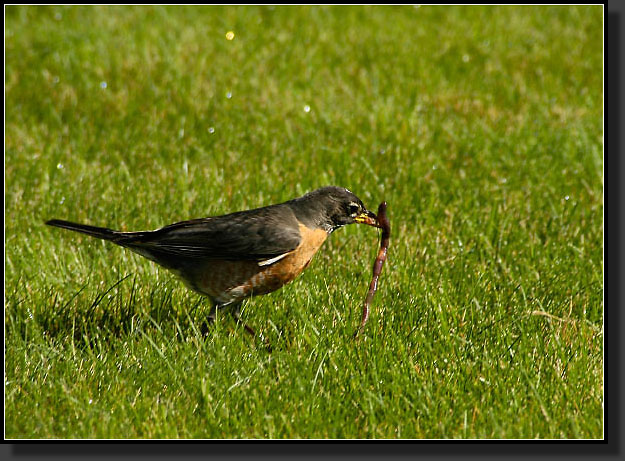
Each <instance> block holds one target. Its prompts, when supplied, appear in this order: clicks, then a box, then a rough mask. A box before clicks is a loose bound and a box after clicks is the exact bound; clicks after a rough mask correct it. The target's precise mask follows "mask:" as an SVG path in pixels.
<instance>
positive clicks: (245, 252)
mask: <svg viewBox="0 0 625 461" xmlns="http://www.w3.org/2000/svg"><path fill="white" fill-rule="evenodd" d="M353 223H359V224H366V225H369V226H374V227H379V223H378V220H377V217H376V215H375V214H374V213H372V212H371V211H368V210H367V209H366V208H365V206H364V205H363V203H362V201H361V200H360V199H359V198H358V197H356V195H354V194H353V193H352V192H350V191H349V190H347V189H345V188H343V187H336V186H328V187H322V188H321V189H317V190H315V191H313V192H309V193H308V194H306V195H304V196H302V197H298V198H295V199H293V200H289V201H288V202H284V203H280V204H276V205H270V206H266V207H262V208H256V209H253V210H247V211H239V212H236V213H230V214H226V215H223V216H214V217H208V218H200V219H192V220H190V221H182V222H178V223H175V224H170V225H169V226H165V227H163V228H161V229H157V230H154V231H142V232H120V231H115V230H112V229H107V228H104V227H95V226H89V225H85V224H76V223H72V222H68V221H62V220H58V219H53V220H50V221H47V222H46V224H48V225H50V226H56V227H61V228H64V229H69V230H73V231H76V232H82V233H83V234H87V235H90V236H92V237H97V238H101V239H104V240H109V241H111V242H113V243H115V244H117V245H120V246H122V247H126V248H128V249H130V250H132V251H134V252H135V253H138V254H140V255H141V256H144V257H146V258H148V259H150V260H152V261H154V262H155V263H157V264H159V265H161V266H163V267H164V268H166V269H168V270H170V271H171V272H173V273H174V274H176V275H177V276H178V277H180V278H181V279H182V280H183V282H184V283H185V284H186V285H187V286H188V287H190V288H191V289H192V290H194V291H196V292H197V293H199V294H201V295H204V296H208V297H209V298H210V299H211V300H212V302H213V308H212V309H211V311H210V313H209V316H208V318H209V320H210V321H213V320H214V319H215V314H216V312H217V311H218V310H221V309H224V308H227V309H228V310H229V311H230V313H231V314H232V315H233V317H234V318H235V320H237V322H241V319H240V316H239V314H240V311H239V307H240V304H241V302H242V301H243V300H244V299H245V298H248V297H251V296H256V295H264V294H267V293H271V292H272V291H275V290H277V289H279V288H281V287H282V286H284V285H285V284H287V283H289V282H291V281H292V280H293V279H295V278H296V277H297V276H298V275H299V274H300V273H301V272H302V271H303V270H304V269H306V267H307V266H308V264H309V263H310V261H311V259H312V257H313V256H314V255H315V253H316V252H317V251H318V250H319V248H321V245H322V244H323V242H324V241H325V240H326V238H327V237H328V235H330V234H331V233H332V232H333V231H335V230H336V229H338V228H340V227H343V226H345V225H347V224H353ZM244 326H245V329H246V330H247V331H248V332H250V333H252V334H254V332H253V330H252V329H251V328H250V327H248V326H247V325H244Z"/></svg>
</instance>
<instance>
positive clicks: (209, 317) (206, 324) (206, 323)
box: [200, 303, 223, 336]
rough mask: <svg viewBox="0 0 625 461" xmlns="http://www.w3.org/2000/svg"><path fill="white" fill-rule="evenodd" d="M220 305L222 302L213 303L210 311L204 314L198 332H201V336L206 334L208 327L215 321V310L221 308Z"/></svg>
mask: <svg viewBox="0 0 625 461" xmlns="http://www.w3.org/2000/svg"><path fill="white" fill-rule="evenodd" d="M222 307H223V305H222V304H217V303H215V304H213V307H212V308H211V311H210V312H209V313H208V315H207V316H206V320H205V321H204V322H202V325H201V326H200V333H202V335H203V336H206V335H207V334H208V329H209V327H210V326H211V325H213V324H214V323H215V320H216V319H217V310H218V309H221V308H222Z"/></svg>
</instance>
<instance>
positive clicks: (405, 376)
mask: <svg viewBox="0 0 625 461" xmlns="http://www.w3.org/2000/svg"><path fill="white" fill-rule="evenodd" d="M5 14H6V17H5V64H6V69H5V292H4V293H5V314H4V320H5V436H6V437H7V438H10V439H13V438H18V439H30V438H278V439H281V438H303V439H308V438H496V439H499V438H556V439H559V438H585V439H588V438H602V437H603V431H604V426H603V391H604V387H603V378H604V375H603V352H604V347H603V342H604V329H603V318H604V317H603V309H604V306H603V165H604V164H603V56H602V54H603V43H602V41H603V7H602V6H549V7H547V6H518V7H511V6H507V7H506V6H501V7H492V6H481V7H473V6H464V7H463V6H456V7H449V6H439V7H437V6H421V7H413V6H397V7H381V6H378V7H375V6H367V7H332V6H324V7H252V6H241V7H232V6H228V7H210V6H206V7H162V6H159V7H144V6H135V7H129V6H115V7H105V6H97V7H93V6H83V7H76V6H72V7H61V6H50V7H39V6H7V7H5ZM329 184H336V185H341V186H344V187H347V188H349V189H350V190H352V191H353V192H354V193H356V194H357V195H358V196H359V197H360V198H361V199H362V200H363V201H364V202H365V204H366V205H367V206H368V207H369V208H370V209H372V210H375V209H376V208H377V205H378V203H380V202H381V201H382V200H386V201H387V202H388V210H389V211H388V213H389V217H390V220H391V224H392V227H393V235H392V238H391V247H390V249H389V253H388V260H387V263H386V266H385V267H384V271H383V272H382V276H381V278H380V283H379V288H378V293H377V295H376V298H375V300H374V302H373V306H372V313H371V317H370V319H369V323H368V324H367V326H366V329H365V330H364V333H363V334H362V336H361V337H360V339H359V340H353V339H352V334H353V332H354V331H355V329H356V327H357V325H358V322H359V320H360V313H361V308H362V302H363V300H364V297H365V294H366V291H367V288H368V284H369V280H370V277H371V265H372V263H373V260H374V258H375V255H376V253H377V248H378V242H379V232H378V231H376V230H375V229H373V228H370V227H366V226H348V227H346V228H344V229H341V230H339V231H337V232H335V233H333V234H332V235H331V237H330V238H329V239H328V241H327V242H326V243H325V244H324V246H323V247H322V249H321V251H320V252H319V253H318V254H317V255H316V256H315V258H314V259H313V262H312V263H311V265H310V267H309V268H308V269H307V270H306V271H305V272H304V273H303V275H302V276H301V277H300V278H298V279H297V280H296V281H295V282H293V283H292V284H290V285H287V286H285V287H284V288H282V289H281V290H279V291H277V292H275V293H273V294H271V295H268V296H263V297H258V298H254V299H252V300H249V301H247V302H246V303H245V304H244V305H243V317H244V319H245V321H246V322H248V323H249V324H251V325H253V326H254V327H255V328H256V329H258V330H260V331H262V332H263V334H264V335H265V336H266V337H267V338H268V340H269V341H270V342H271V344H272V346H273V352H271V353H269V352H268V351H267V350H266V348H265V347H264V346H263V344H262V343H261V342H260V341H257V340H255V339H254V338H252V337H251V336H249V335H247V334H246V333H245V331H244V330H243V329H242V328H241V327H240V326H238V325H236V324H235V323H234V322H232V320H231V319H229V318H220V319H219V321H218V322H217V324H216V325H215V327H214V329H212V330H211V331H210V332H209V334H208V335H207V336H203V335H202V334H201V333H200V331H199V330H200V326H201V325H202V323H203V321H204V318H205V316H206V315H207V313H208V312H209V310H210V304H209V303H208V300H206V299H203V298H201V297H200V296H198V295H196V294H194V293H192V292H190V291H188V290H187V289H186V288H185V287H184V285H183V284H182V283H180V282H179V281H178V280H177V279H175V278H174V277H172V276H171V274H169V273H168V272H166V271H164V270H162V269H161V268H159V267H157V266H156V265H154V264H153V263H151V262H149V261H148V260H146V259H143V258H141V257H139V256H137V255H135V254H133V253H131V252H129V251H127V250H124V249H121V248H119V247H116V246H114V245H111V244H108V243H106V242H102V241H99V240H94V239H90V238H89V237H87V236H81V235H79V234H75V233H71V232H68V231H63V230H61V229H54V228H50V227H48V226H45V225H44V222H45V221H46V220H48V219H51V218H60V219H68V220H73V221H77V222H84V223H88V224H93V225H103V226H109V227H113V228H117V229H122V230H146V229H155V228H158V227H161V226H163V225H166V224H169V223H172V222H176V221H180V220H184V219H190V218H197V217H204V216H211V215H219V214H224V213H227V212H231V211H237V210H242V209H247V208H253V207H258V206H263V205H268V204H271V203H277V202H280V201H285V200H288V199H291V198H293V197H296V196H298V195H301V194H303V193H305V192H307V191H310V190H313V189H315V188H317V187H320V186H323V185H329Z"/></svg>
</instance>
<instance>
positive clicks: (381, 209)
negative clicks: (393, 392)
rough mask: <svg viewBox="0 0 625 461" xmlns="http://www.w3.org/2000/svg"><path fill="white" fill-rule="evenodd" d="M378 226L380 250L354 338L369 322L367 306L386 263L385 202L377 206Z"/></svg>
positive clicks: (387, 225)
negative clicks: (380, 230) (379, 230)
mask: <svg viewBox="0 0 625 461" xmlns="http://www.w3.org/2000/svg"><path fill="white" fill-rule="evenodd" d="M378 224H379V227H380V228H381V229H382V238H381V239H380V249H379V250H378V256H377V257H376V258H375V262H374V263H373V276H372V278H371V283H370V284H369V291H368V292H367V297H366V298H365V302H364V304H363V306H362V319H361V320H360V326H359V327H358V330H356V333H354V336H358V333H360V332H361V331H362V330H363V329H364V327H365V324H366V323H367V320H369V306H370V305H371V301H372V300H373V295H375V292H376V290H377V288H378V278H379V277H380V273H381V272H382V266H384V261H386V252H387V250H388V245H389V239H390V237H391V224H390V222H389V220H388V217H387V216H386V202H382V203H380V205H379V206H378Z"/></svg>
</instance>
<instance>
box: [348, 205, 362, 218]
mask: <svg viewBox="0 0 625 461" xmlns="http://www.w3.org/2000/svg"><path fill="white" fill-rule="evenodd" d="M359 211H360V207H359V206H358V205H356V204H355V203H352V204H350V205H349V215H350V216H352V217H354V216H356V215H358V212H359Z"/></svg>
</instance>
